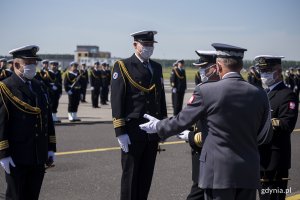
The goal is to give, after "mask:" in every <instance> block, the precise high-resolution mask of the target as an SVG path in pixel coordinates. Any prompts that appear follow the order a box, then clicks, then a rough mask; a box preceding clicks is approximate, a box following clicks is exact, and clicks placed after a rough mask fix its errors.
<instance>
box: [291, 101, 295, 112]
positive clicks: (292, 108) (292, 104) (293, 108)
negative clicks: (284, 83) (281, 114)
mask: <svg viewBox="0 0 300 200" xmlns="http://www.w3.org/2000/svg"><path fill="white" fill-rule="evenodd" d="M289 108H290V109H291V110H295V109H296V104H295V102H293V101H290V102H289Z"/></svg>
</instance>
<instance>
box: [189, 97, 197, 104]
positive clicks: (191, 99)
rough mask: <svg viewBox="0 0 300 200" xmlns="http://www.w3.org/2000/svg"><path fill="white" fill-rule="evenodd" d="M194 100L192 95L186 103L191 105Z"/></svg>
mask: <svg viewBox="0 0 300 200" xmlns="http://www.w3.org/2000/svg"><path fill="white" fill-rule="evenodd" d="M194 100H195V96H194V95H193V96H191V98H190V100H189V102H188V104H191V103H193V101H194Z"/></svg>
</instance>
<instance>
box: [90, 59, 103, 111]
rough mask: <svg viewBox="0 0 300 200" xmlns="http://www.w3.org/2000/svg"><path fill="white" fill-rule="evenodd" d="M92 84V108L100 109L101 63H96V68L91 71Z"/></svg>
mask: <svg viewBox="0 0 300 200" xmlns="http://www.w3.org/2000/svg"><path fill="white" fill-rule="evenodd" d="M90 84H91V91H92V92H91V93H92V106H93V108H100V107H99V95H100V91H101V87H102V73H101V67H100V63H99V62H95V64H94V68H93V69H91V75H90Z"/></svg>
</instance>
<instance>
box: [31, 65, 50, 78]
mask: <svg viewBox="0 0 300 200" xmlns="http://www.w3.org/2000/svg"><path fill="white" fill-rule="evenodd" d="M42 65H43V66H42V69H41V70H40V71H38V72H37V73H36V75H35V77H34V78H36V79H37V80H39V81H41V82H43V81H44V78H45V77H46V76H45V75H46V72H47V71H48V70H49V60H42Z"/></svg>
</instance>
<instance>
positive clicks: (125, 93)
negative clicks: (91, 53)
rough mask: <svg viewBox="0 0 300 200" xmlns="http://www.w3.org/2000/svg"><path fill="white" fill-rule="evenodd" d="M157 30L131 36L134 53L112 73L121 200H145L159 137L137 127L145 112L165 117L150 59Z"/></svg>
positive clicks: (157, 71) (157, 72)
mask: <svg viewBox="0 0 300 200" xmlns="http://www.w3.org/2000/svg"><path fill="white" fill-rule="evenodd" d="M156 33H157V32H156V31H140V32H136V33H133V34H131V36H133V37H134V43H133V46H134V48H135V53H134V54H133V55H132V56H131V57H130V58H127V59H124V60H120V61H117V62H116V63H115V64H114V67H113V70H112V81H111V106H112V116H113V125H114V128H115V133H116V137H117V139H118V142H119V144H120V147H121V149H122V151H121V162H122V170H123V173H122V180H121V193H120V194H121V198H120V199H121V200H146V199H147V197H148V193H149V190H150V186H151V182H152V176H153V171H154V165H155V160H156V154H157V148H158V141H159V138H158V136H157V135H156V134H153V135H151V136H150V135H148V134H146V132H144V131H142V130H141V129H140V128H139V124H141V123H144V122H145V121H146V120H145V119H144V118H143V115H144V114H145V113H149V114H151V115H153V116H156V117H157V118H159V119H163V118H165V117H166V116H167V108H166V101H165V92H164V86H163V76H162V67H161V65H160V64H159V63H157V62H155V61H153V60H151V59H150V57H151V55H152V53H153V50H154V46H153V44H154V43H155V42H156V41H154V35H155V34H156Z"/></svg>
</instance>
